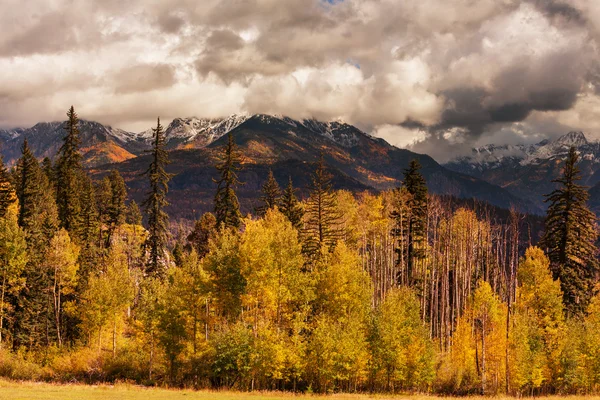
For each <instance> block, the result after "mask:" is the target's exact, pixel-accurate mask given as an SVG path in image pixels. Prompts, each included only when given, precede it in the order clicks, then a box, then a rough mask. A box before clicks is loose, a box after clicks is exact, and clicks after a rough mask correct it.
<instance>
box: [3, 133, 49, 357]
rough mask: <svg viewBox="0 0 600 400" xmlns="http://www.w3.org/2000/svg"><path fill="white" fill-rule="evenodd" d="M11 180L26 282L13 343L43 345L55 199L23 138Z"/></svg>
mask: <svg viewBox="0 0 600 400" xmlns="http://www.w3.org/2000/svg"><path fill="white" fill-rule="evenodd" d="M14 182H15V186H16V192H17V198H18V200H19V214H18V223H19V226H21V227H22V228H23V229H24V231H25V233H26V241H27V249H28V254H29V260H28V262H27V265H26V267H25V270H24V271H23V278H24V279H25V281H26V282H27V284H26V285H25V286H24V287H23V289H22V291H21V292H20V293H18V295H17V296H16V301H15V305H14V307H15V321H16V322H15V326H14V339H15V341H14V346H15V348H18V347H19V346H24V345H27V346H28V347H29V348H32V347H36V346H38V345H41V344H42V342H43V341H45V343H46V345H48V344H49V343H48V342H47V338H48V335H49V332H48V330H47V327H49V326H51V323H52V320H51V312H50V311H51V310H50V309H49V302H48V297H47V296H48V286H49V284H50V278H49V277H48V276H47V273H46V269H45V268H44V265H45V261H46V259H45V258H46V257H45V255H46V252H47V250H48V247H49V245H50V241H51V239H52V237H53V236H54V234H55V233H56V231H57V228H58V213H57V210H56V203H55V201H54V196H53V193H52V189H51V187H50V184H49V183H48V179H47V177H46V175H45V174H44V172H43V171H42V169H41V167H40V165H39V163H38V161H37V159H36V158H35V156H34V155H33V153H32V151H31V149H30V148H29V145H28V143H27V140H25V141H24V142H23V147H22V156H21V158H20V159H19V160H18V161H17V165H16V169H15V176H14Z"/></svg>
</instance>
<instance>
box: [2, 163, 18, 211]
mask: <svg viewBox="0 0 600 400" xmlns="http://www.w3.org/2000/svg"><path fill="white" fill-rule="evenodd" d="M15 199H16V197H15V191H14V189H13V186H12V184H11V182H10V176H9V174H8V171H7V170H6V166H5V165H4V161H3V160H2V156H0V218H2V217H4V215H5V214H6V211H7V210H8V207H9V206H10V205H11V204H12V203H13V202H14V201H15Z"/></svg>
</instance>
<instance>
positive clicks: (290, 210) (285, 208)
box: [281, 176, 304, 229]
mask: <svg viewBox="0 0 600 400" xmlns="http://www.w3.org/2000/svg"><path fill="white" fill-rule="evenodd" d="M281 213H282V214H283V215H285V216H286V217H287V219H288V220H289V221H290V222H291V223H292V226H293V227H294V228H296V229H300V228H301V227H302V217H303V216H304V210H303V209H302V205H301V204H300V202H299V201H298V199H297V198H296V189H295V188H294V185H293V183H292V177H291V176H290V177H289V181H288V185H287V186H286V188H285V190H284V191H283V195H282V196H281Z"/></svg>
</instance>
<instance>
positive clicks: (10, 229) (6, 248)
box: [0, 204, 28, 348]
mask: <svg viewBox="0 0 600 400" xmlns="http://www.w3.org/2000/svg"><path fill="white" fill-rule="evenodd" d="M27 259H28V255H27V243H26V241H25V232H24V231H23V230H22V229H21V228H20V227H19V224H18V219H17V207H16V205H14V204H13V205H11V206H9V207H8V208H7V210H6V212H5V214H4V216H2V217H0V284H1V285H2V286H1V288H0V348H1V347H2V346H3V342H2V341H3V338H4V331H5V321H6V320H7V319H10V320H11V321H12V320H13V318H14V307H13V305H12V304H10V302H8V301H7V295H9V294H12V295H18V293H19V291H20V290H21V288H22V287H23V285H24V284H25V281H24V279H22V272H23V270H24V269H25V266H26V264H27Z"/></svg>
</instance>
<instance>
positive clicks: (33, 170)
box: [17, 138, 44, 230]
mask: <svg viewBox="0 0 600 400" xmlns="http://www.w3.org/2000/svg"><path fill="white" fill-rule="evenodd" d="M41 175H42V170H41V169H40V165H39V163H38V160H37V159H36V158H35V156H34V155H33V152H32V151H31V148H30V147H29V143H28V141H27V138H25V140H24V141H23V146H22V147H21V158H20V159H19V161H18V162H17V197H18V199H19V226H20V227H22V228H24V229H26V230H27V229H30V228H31V226H32V225H33V223H34V222H35V217H36V214H37V213H38V209H39V207H40V205H41V204H40V199H41V197H42V195H43V190H44V187H43V184H42V176H41Z"/></svg>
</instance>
